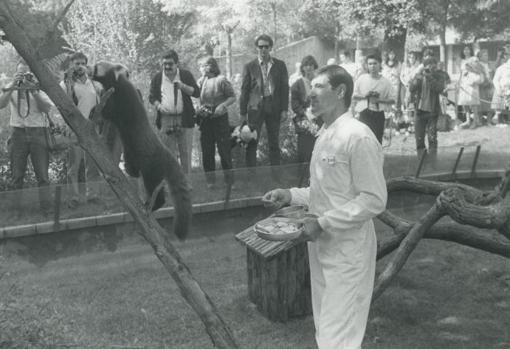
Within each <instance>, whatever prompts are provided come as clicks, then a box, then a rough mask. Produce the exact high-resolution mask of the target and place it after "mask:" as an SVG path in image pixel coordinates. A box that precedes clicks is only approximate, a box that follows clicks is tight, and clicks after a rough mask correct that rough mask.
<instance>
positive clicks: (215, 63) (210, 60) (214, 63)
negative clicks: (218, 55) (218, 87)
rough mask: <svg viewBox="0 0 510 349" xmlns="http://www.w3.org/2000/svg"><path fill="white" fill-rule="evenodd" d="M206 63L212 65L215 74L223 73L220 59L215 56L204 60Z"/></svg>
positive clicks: (212, 71)
mask: <svg viewBox="0 0 510 349" xmlns="http://www.w3.org/2000/svg"><path fill="white" fill-rule="evenodd" d="M204 64H209V65H210V66H211V73H213V74H214V76H218V75H220V74H221V71H220V66H219V65H218V61H217V60H216V59H215V58H214V57H209V58H207V60H206V61H205V62H204Z"/></svg>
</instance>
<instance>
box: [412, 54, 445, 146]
mask: <svg viewBox="0 0 510 349" xmlns="http://www.w3.org/2000/svg"><path fill="white" fill-rule="evenodd" d="M445 87H446V77H445V75H444V74H443V73H442V72H440V71H438V70H437V60H436V59H435V58H434V57H428V58H426V59H425V60H424V61H423V67H422V68H421V69H420V70H419V72H418V74H417V75H416V76H415V77H414V78H413V79H412V80H411V82H410V84H409V90H410V91H411V93H412V94H413V96H415V98H414V101H415V103H416V105H415V110H416V115H415V119H414V130H415V133H414V135H415V138H416V150H417V152H418V156H420V155H421V154H422V153H423V152H424V151H425V149H426V148H425V133H427V136H428V142H429V153H430V154H432V155H435V154H437V120H438V117H439V113H440V112H441V106H440V103H439V95H440V94H441V93H443V91H444V90H445Z"/></svg>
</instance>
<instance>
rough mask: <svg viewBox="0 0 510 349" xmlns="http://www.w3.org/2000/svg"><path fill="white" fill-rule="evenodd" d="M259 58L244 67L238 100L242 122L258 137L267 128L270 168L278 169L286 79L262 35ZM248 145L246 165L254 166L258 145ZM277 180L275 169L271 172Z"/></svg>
mask: <svg viewBox="0 0 510 349" xmlns="http://www.w3.org/2000/svg"><path fill="white" fill-rule="evenodd" d="M255 47H256V48H257V52H258V57H257V58H255V59H254V60H252V61H251V62H249V63H247V64H246V65H245V66H244V70H243V79H242V85H241V96H240V114H241V122H244V121H247V122H248V125H249V126H250V128H251V129H254V130H256V131H257V135H258V136H260V130H261V128H262V124H263V123H265V124H266V130H267V138H268V143H269V144H268V145H269V161H270V163H271V166H278V165H280V146H279V134H280V122H281V120H282V119H285V118H286V117H287V109H288V104H289V76H288V72H287V67H286V65H285V63H284V62H283V61H281V60H279V59H276V58H274V57H271V50H272V48H273V39H271V37H270V36H268V35H265V34H262V35H260V36H259V37H257V39H256V40H255ZM258 139H259V137H257V140H256V141H255V142H250V143H249V144H248V146H247V148H246V165H247V166H248V167H255V166H256V164H257V144H258ZM272 176H273V179H274V180H278V179H279V177H278V169H277V168H273V169H272Z"/></svg>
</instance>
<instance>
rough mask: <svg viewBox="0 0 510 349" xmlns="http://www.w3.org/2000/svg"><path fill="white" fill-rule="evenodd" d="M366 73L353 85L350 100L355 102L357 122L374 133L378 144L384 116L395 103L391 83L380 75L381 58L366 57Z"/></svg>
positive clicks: (381, 134) (382, 129) (375, 56)
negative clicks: (357, 115) (363, 124)
mask: <svg viewBox="0 0 510 349" xmlns="http://www.w3.org/2000/svg"><path fill="white" fill-rule="evenodd" d="M367 66H368V73H367V74H362V75H360V77H359V78H358V79H357V80H356V81H355V83H354V93H353V95H352V99H353V100H354V101H357V103H356V107H355V111H356V112H359V120H360V121H361V122H363V123H365V124H366V125H367V126H368V127H370V129H371V130H372V132H374V134H375V136H376V138H377V140H378V141H379V143H382V138H383V134H384V123H385V115H384V111H385V110H388V109H389V108H390V107H391V105H392V104H393V103H395V96H394V91H393V87H392V85H391V82H390V81H389V80H388V79H386V78H385V77H383V76H382V75H381V57H380V56H378V55H369V56H367Z"/></svg>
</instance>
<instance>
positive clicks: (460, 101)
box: [457, 46, 483, 128]
mask: <svg viewBox="0 0 510 349" xmlns="http://www.w3.org/2000/svg"><path fill="white" fill-rule="evenodd" d="M460 58H461V62H460V78H459V82H458V87H459V89H458V97H457V105H459V106H461V107H462V109H463V110H464V113H465V115H466V121H465V122H464V123H462V124H461V125H460V127H462V128H468V127H471V128H475V127H477V126H479V125H480V114H479V110H480V91H479V85H480V84H481V83H482V82H483V68H482V67H481V65H480V63H479V62H478V59H477V58H476V56H474V55H473V48H472V47H471V46H465V47H464V49H463V50H462V52H461V54H460Z"/></svg>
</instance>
